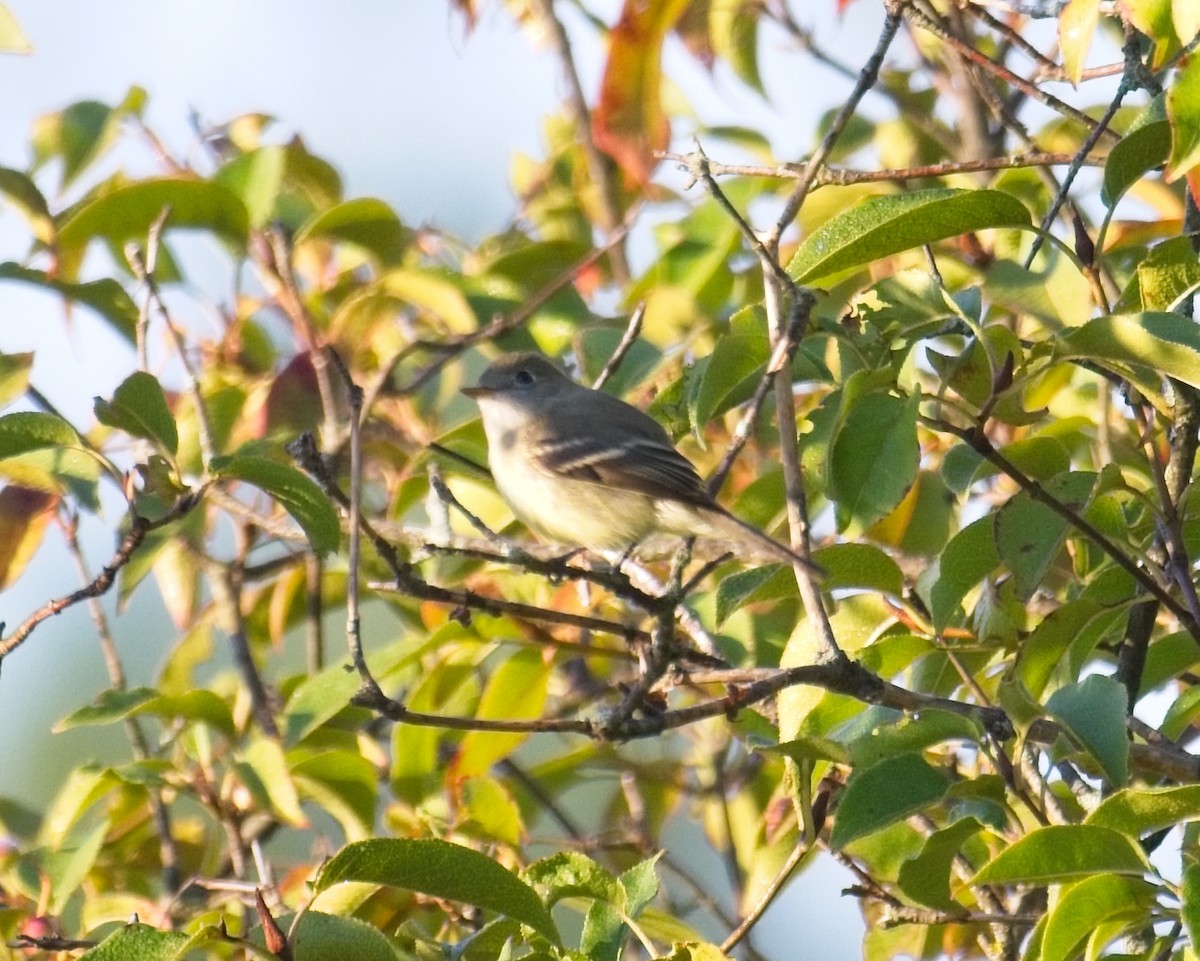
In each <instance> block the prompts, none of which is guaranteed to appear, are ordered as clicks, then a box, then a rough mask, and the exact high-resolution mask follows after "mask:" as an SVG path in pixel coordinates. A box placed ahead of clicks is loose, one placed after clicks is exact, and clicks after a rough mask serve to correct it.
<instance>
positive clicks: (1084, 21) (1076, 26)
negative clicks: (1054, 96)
mask: <svg viewBox="0 0 1200 961" xmlns="http://www.w3.org/2000/svg"><path fill="white" fill-rule="evenodd" d="M1099 21H1100V0H1070V2H1069V3H1068V4H1067V5H1066V6H1065V7H1064V8H1063V10H1062V12H1061V13H1060V14H1059V15H1058V47H1059V49H1060V50H1061V51H1062V58H1063V69H1064V70H1065V71H1066V74H1067V77H1068V78H1069V79H1070V81H1071V83H1073V84H1075V85H1076V86H1078V84H1079V80H1080V78H1081V77H1082V75H1083V68H1084V65H1085V62H1086V61H1087V55H1088V50H1090V49H1091V46H1092V38H1093V37H1094V36H1095V35H1096V25H1097V24H1098V23H1099Z"/></svg>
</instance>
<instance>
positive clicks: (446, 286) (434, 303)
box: [363, 267, 478, 334]
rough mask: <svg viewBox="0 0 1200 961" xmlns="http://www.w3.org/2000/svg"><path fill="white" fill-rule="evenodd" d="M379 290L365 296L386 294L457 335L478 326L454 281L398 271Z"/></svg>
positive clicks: (382, 281)
mask: <svg viewBox="0 0 1200 961" xmlns="http://www.w3.org/2000/svg"><path fill="white" fill-rule="evenodd" d="M376 286H377V289H376V288H367V289H366V290H365V291H364V292H363V294H364V296H369V295H370V294H371V293H375V292H378V293H383V294H385V295H386V296H388V297H390V298H393V299H395V300H398V301H400V302H401V303H402V304H406V305H408V306H410V307H417V308H419V309H421V310H426V311H429V313H431V314H433V315H434V316H435V317H438V318H439V319H440V320H441V321H442V322H443V323H445V324H446V325H447V326H448V327H449V328H450V330H452V331H453V332H454V333H456V334H465V333H469V332H470V331H473V330H474V329H475V328H476V327H477V326H478V323H477V322H476V319H475V311H473V310H472V309H471V305H470V303H469V302H468V301H467V298H466V296H465V295H464V294H463V291H462V289H461V288H460V286H459V285H458V283H456V282H455V280H454V279H453V277H452V276H451V275H449V274H447V273H442V272H439V271H435V270H422V269H418V268H415V267H396V268H393V269H392V270H389V271H388V272H387V273H386V274H384V275H383V276H382V277H381V278H380V279H379V283H378V284H377V285H376Z"/></svg>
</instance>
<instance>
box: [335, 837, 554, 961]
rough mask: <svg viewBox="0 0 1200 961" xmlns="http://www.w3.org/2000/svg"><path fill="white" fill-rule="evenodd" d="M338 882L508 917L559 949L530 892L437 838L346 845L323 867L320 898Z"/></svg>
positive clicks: (480, 859)
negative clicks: (404, 891)
mask: <svg viewBox="0 0 1200 961" xmlns="http://www.w3.org/2000/svg"><path fill="white" fill-rule="evenodd" d="M342 881H363V882H367V883H369V884H387V885H390V886H392V887H398V888H406V889H408V890H410V891H418V892H420V893H422V894H428V895H432V896H433V897H436V898H447V899H448V900H451V901H462V902H465V903H467V904H474V905H476V906H478V907H481V908H485V909H486V910H489V911H496V912H498V913H500V914H504V915H507V916H508V917H510V918H513V919H515V920H517V921H520V922H521V923H522V924H526V925H528V926H529V927H531V928H533V930H534V931H536V932H537V933H538V934H540V935H542V937H544V938H546V939H547V940H548V941H550V942H551V943H552V944H554V945H557V946H561V945H562V940H561V939H560V937H559V934H558V929H557V928H556V927H555V924H554V919H553V918H551V917H550V913H549V911H547V910H546V908H545V906H544V905H543V904H542V901H541V899H540V898H539V897H538V896H537V893H536V892H535V891H534V890H533V888H531V887H529V886H528V885H527V884H525V882H523V881H522V880H520V878H518V877H517V876H516V875H515V874H513V873H512V872H511V871H507V870H505V869H504V868H503V867H501V866H500V865H499V864H497V863H496V862H495V861H493V860H492V859H491V858H489V857H485V856H484V855H482V854H480V853H479V852H478V851H472V850H471V849H470V848H465V847H462V846H461V845H458V844H451V843H450V842H448V841H441V840H437V839H421V840H409V839H399V838H375V839H372V840H369V841H358V842H356V843H354V844H348V845H346V846H345V847H344V848H342V850H341V851H339V852H338V853H337V854H335V855H334V856H333V857H332V858H330V859H329V860H328V861H326V862H325V863H324V864H323V865H321V868H320V870H319V871H318V872H317V876H316V879H315V880H314V881H313V891H314V893H317V894H320V893H321V892H322V891H327V890H329V888H331V887H332V886H333V885H335V884H338V883H340V882H342Z"/></svg>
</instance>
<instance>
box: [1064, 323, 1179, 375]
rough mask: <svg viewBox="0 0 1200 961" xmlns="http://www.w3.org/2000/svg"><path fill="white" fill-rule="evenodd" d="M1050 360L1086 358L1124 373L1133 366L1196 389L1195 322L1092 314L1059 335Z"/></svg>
mask: <svg viewBox="0 0 1200 961" xmlns="http://www.w3.org/2000/svg"><path fill="white" fill-rule="evenodd" d="M1055 355H1056V356H1055V359H1056V360H1058V361H1063V360H1076V359H1081V360H1090V361H1094V362H1096V363H1098V364H1099V365H1100V366H1102V367H1105V368H1107V369H1109V370H1111V371H1113V372H1114V373H1116V374H1118V375H1120V376H1122V377H1124V376H1127V375H1129V374H1130V372H1131V369H1132V368H1133V367H1135V366H1137V367H1144V368H1149V370H1150V371H1153V372H1155V373H1156V374H1166V375H1167V376H1169V377H1174V378H1175V379H1176V380H1181V381H1183V382H1184V383H1185V384H1190V385H1191V386H1192V387H1200V326H1198V325H1197V324H1196V323H1194V322H1193V321H1192V320H1190V319H1188V318H1186V317H1182V316H1180V315H1179V314H1163V313H1141V314H1112V315H1110V316H1107V317H1097V318H1096V319H1095V320H1090V321H1088V322H1087V323H1086V324H1084V325H1083V326H1082V327H1078V328H1076V329H1075V330H1072V331H1070V332H1069V333H1067V334H1066V336H1064V337H1062V338H1060V339H1059V340H1058V341H1057V343H1056V347H1055Z"/></svg>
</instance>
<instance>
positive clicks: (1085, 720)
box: [1046, 674, 1129, 787]
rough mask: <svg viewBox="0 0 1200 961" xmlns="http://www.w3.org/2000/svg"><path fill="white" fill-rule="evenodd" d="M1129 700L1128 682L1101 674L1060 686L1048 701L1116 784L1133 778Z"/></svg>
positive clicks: (1070, 732) (1116, 785)
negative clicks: (1127, 716) (1127, 712)
mask: <svg viewBox="0 0 1200 961" xmlns="http://www.w3.org/2000/svg"><path fill="white" fill-rule="evenodd" d="M1126 703H1127V697H1126V692H1125V688H1124V686H1123V685H1122V684H1120V683H1119V682H1117V681H1115V680H1113V679H1112V678H1111V677H1104V676H1102V675H1099V674H1092V675H1090V676H1088V677H1086V678H1084V679H1083V680H1082V681H1080V682H1078V683H1076V684H1069V685H1067V686H1066V687H1061V688H1059V689H1058V690H1057V691H1055V692H1054V693H1053V694H1052V695H1051V696H1050V700H1048V701H1047V702H1046V710H1047V711H1048V712H1049V713H1050V715H1051V716H1052V717H1054V719H1055V720H1057V721H1058V723H1059V724H1061V725H1062V726H1063V728H1064V729H1065V730H1066V731H1067V732H1068V733H1069V734H1070V735H1071V737H1072V738H1074V739H1075V741H1076V742H1077V743H1079V744H1082V745H1083V747H1084V748H1085V749H1086V750H1087V752H1088V753H1089V754H1091V755H1092V757H1094V758H1095V759H1096V761H1097V762H1098V763H1099V764H1100V768H1101V770H1103V771H1104V774H1105V776H1106V777H1107V778H1108V781H1109V783H1110V784H1111V785H1112V786H1114V787H1124V786H1125V783H1126V782H1127V781H1128V780H1129V737H1128V735H1127V734H1126V732H1125V708H1126Z"/></svg>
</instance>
